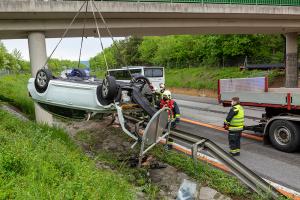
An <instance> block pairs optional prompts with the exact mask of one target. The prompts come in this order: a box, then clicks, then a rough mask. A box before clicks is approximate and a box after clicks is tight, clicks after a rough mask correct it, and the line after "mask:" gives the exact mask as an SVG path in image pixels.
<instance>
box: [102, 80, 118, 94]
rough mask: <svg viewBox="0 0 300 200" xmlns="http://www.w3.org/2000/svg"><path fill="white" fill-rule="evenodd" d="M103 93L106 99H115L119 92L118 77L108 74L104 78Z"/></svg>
mask: <svg viewBox="0 0 300 200" xmlns="http://www.w3.org/2000/svg"><path fill="white" fill-rule="evenodd" d="M101 93H102V97H103V98H104V99H107V100H113V99H115V97H116V96H117V94H118V87H117V82H116V79H115V78H114V77H113V76H106V77H105V79H103V82H102V87H101Z"/></svg>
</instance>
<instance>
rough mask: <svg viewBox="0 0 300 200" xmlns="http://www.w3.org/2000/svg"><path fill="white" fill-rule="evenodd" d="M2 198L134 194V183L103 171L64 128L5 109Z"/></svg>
mask: <svg viewBox="0 0 300 200" xmlns="http://www.w3.org/2000/svg"><path fill="white" fill-rule="evenodd" d="M0 121H1V123H0V152H1V154H0V199H133V197H134V195H133V189H132V186H131V185H130V184H129V183H128V182H127V181H125V180H124V179H123V178H121V177H120V176H118V175H116V174H115V173H112V172H110V171H105V170H98V169H97V168H96V167H95V163H94V162H93V161H91V160H90V159H89V158H87V157H86V156H85V155H84V154H83V153H82V152H81V151H79V150H78V148H77V147H76V146H75V145H74V144H73V143H72V142H71V141H70V139H69V138H68V136H67V134H66V133H65V132H64V131H62V130H59V129H55V128H49V127H47V126H40V125H37V124H35V123H33V122H22V121H20V120H18V119H16V118H14V117H12V116H11V115H10V114H8V113H5V112H3V111H0Z"/></svg>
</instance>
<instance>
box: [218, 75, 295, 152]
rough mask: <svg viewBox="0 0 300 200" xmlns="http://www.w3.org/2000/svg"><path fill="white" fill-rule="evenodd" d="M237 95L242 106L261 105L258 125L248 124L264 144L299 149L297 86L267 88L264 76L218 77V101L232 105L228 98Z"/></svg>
mask: <svg viewBox="0 0 300 200" xmlns="http://www.w3.org/2000/svg"><path fill="white" fill-rule="evenodd" d="M232 97H239V98H240V104H241V105H242V106H253V107H264V108H265V113H263V114H262V117H261V119H260V120H259V122H258V124H257V125H254V126H247V125H245V127H244V129H245V130H250V131H254V132H256V134H260V135H261V136H262V137H263V139H264V143H265V144H270V143H271V144H272V145H273V146H274V147H275V148H276V149H278V150H280V151H284V152H294V151H297V150H298V149H299V148H300V88H269V86H268V78H267V77H255V78H233V79H220V80H219V81H218V100H219V103H222V104H223V106H226V107H227V106H231V104H230V103H231V98H232Z"/></svg>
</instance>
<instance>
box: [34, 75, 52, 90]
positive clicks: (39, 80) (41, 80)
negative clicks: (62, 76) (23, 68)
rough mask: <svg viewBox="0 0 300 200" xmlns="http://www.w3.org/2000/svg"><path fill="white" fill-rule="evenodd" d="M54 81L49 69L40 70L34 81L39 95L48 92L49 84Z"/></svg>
mask: <svg viewBox="0 0 300 200" xmlns="http://www.w3.org/2000/svg"><path fill="white" fill-rule="evenodd" d="M51 79H52V73H51V71H50V70H48V69H40V70H39V71H37V73H36V77H35V80H34V85H35V89H36V91H38V92H39V93H43V92H45V91H46V90H47V87H48V84H49V82H50V80H51Z"/></svg>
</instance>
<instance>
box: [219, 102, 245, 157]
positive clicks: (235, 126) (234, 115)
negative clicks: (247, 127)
mask: <svg viewBox="0 0 300 200" xmlns="http://www.w3.org/2000/svg"><path fill="white" fill-rule="evenodd" d="M231 105H232V107H231V109H230V111H229V113H228V115H227V117H226V119H225V121H224V128H225V129H226V130H228V131H229V134H228V141H229V149H230V151H229V152H230V154H231V155H232V156H239V155H240V148H241V145H240V140H241V133H242V130H243V128H244V109H243V107H242V106H241V105H240V99H239V97H233V98H232V99H231Z"/></svg>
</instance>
